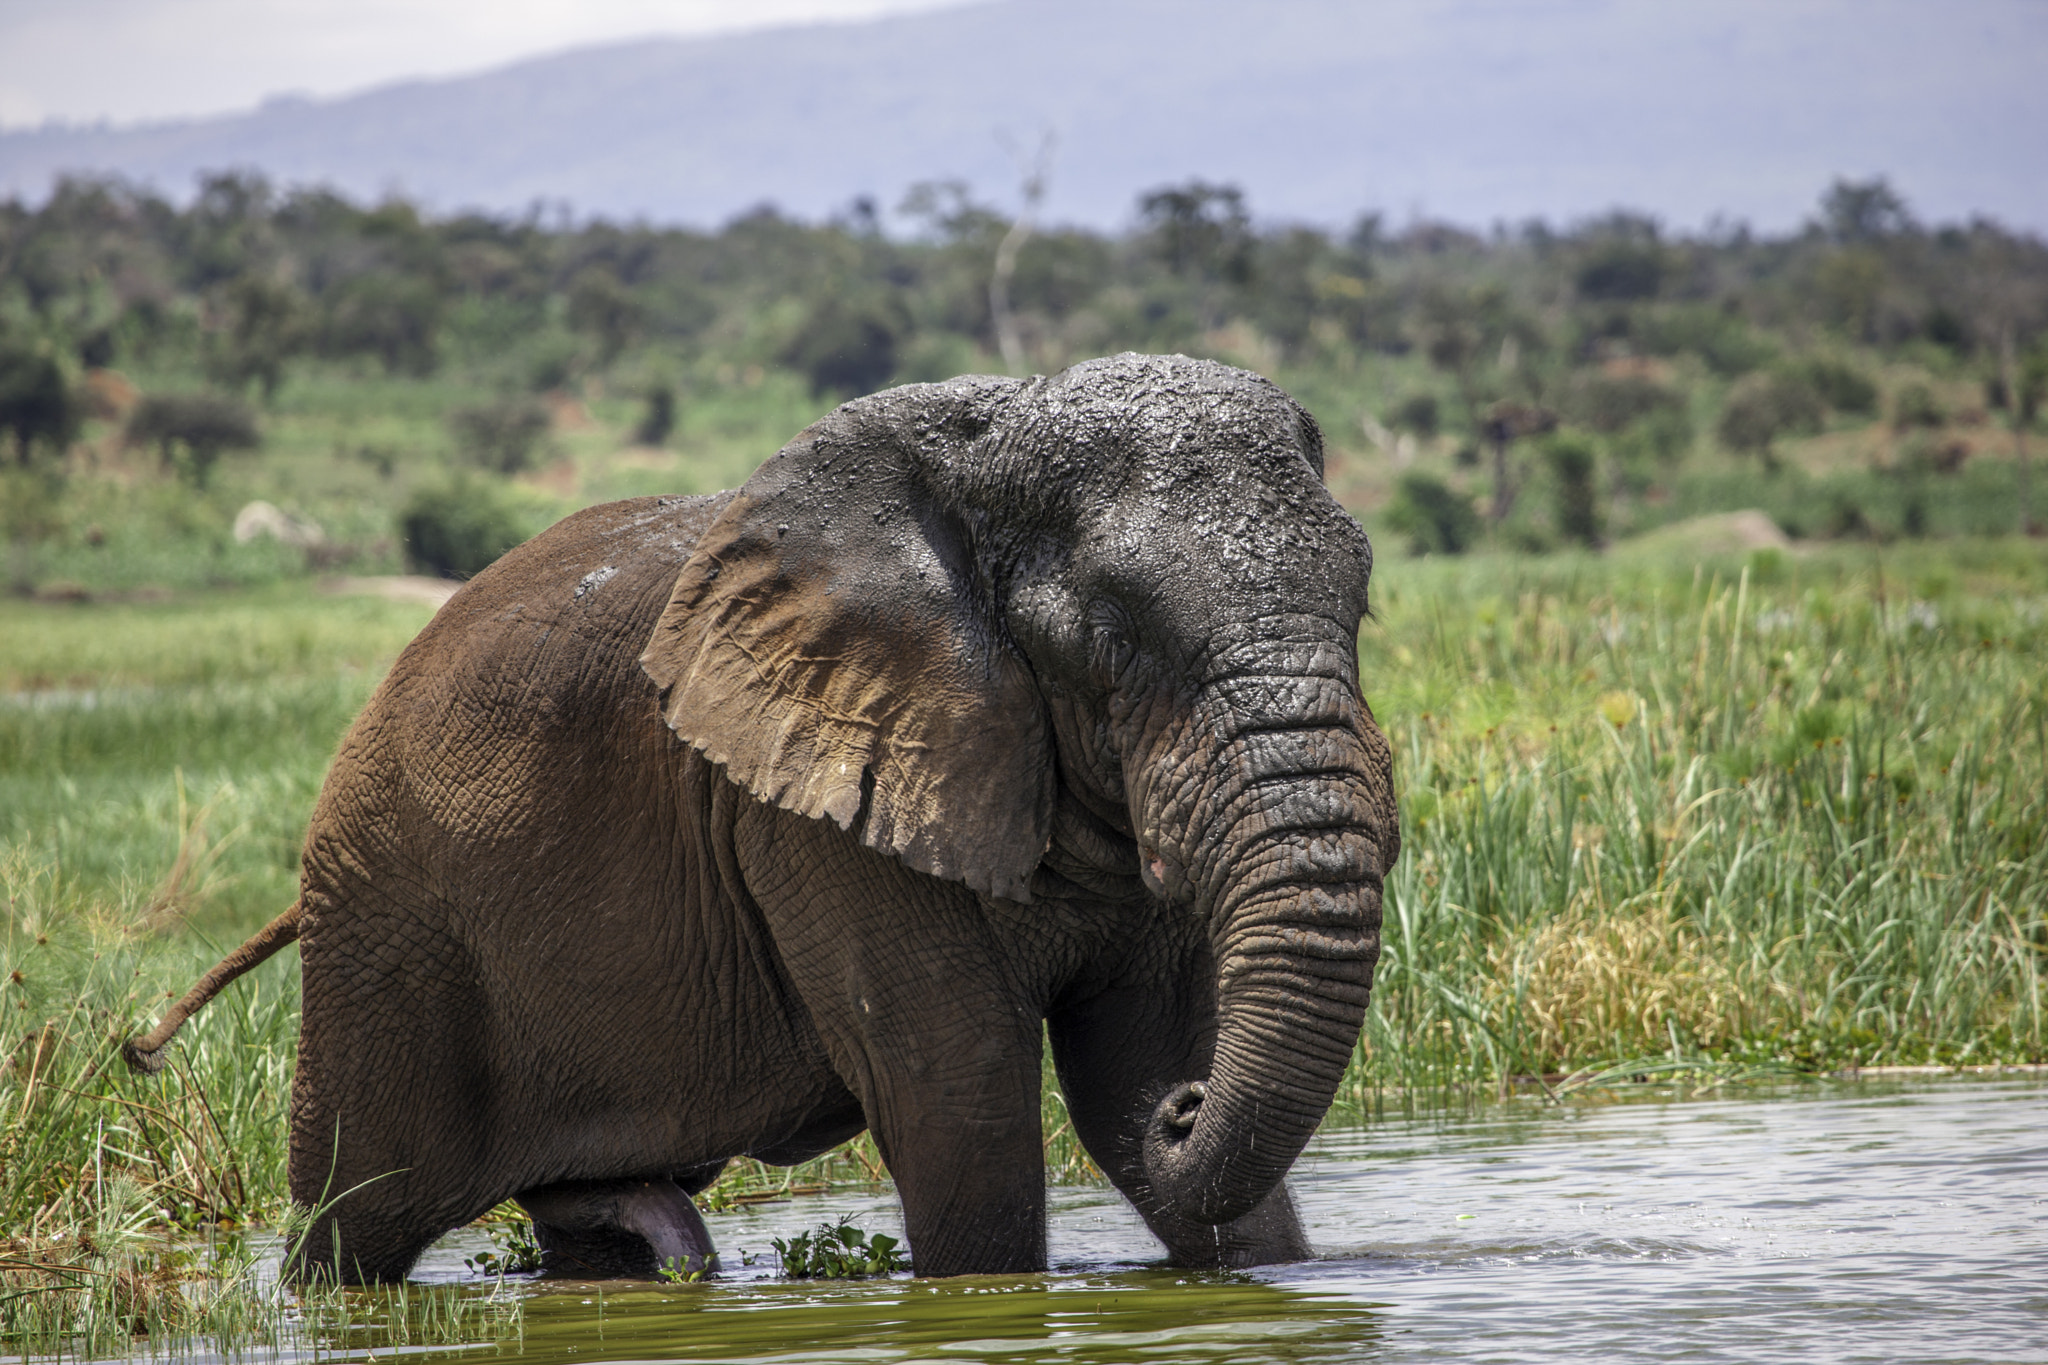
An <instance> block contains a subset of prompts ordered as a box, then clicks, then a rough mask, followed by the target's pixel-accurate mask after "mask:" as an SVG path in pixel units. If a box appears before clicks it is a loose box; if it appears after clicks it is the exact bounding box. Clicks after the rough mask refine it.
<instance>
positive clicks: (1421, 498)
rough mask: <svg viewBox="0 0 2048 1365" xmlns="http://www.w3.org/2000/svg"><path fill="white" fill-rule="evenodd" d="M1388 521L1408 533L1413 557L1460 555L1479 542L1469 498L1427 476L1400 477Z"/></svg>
mask: <svg viewBox="0 0 2048 1365" xmlns="http://www.w3.org/2000/svg"><path fill="white" fill-rule="evenodd" d="M1387 521H1388V524H1389V525H1391V526H1392V527H1393V528H1394V529H1395V530H1397V531H1402V532H1405V533H1406V534H1407V536H1408V545H1409V548H1410V549H1412V550H1413V551H1414V552H1415V553H1416V554H1445V555H1455V554H1463V553H1464V552H1465V551H1466V550H1468V549H1470V548H1471V547H1472V545H1473V543H1474V542H1475V541H1477V540H1478V539H1479V513H1478V512H1476V511H1474V510H1473V507H1472V502H1471V499H1469V498H1467V497H1465V496H1464V495H1463V494H1462V493H1459V492H1458V491H1457V490H1456V489H1455V488H1452V487H1451V486H1450V485H1449V484H1446V483H1444V482H1443V481H1442V480H1441V479H1436V478H1432V477H1431V476H1429V475H1428V474H1422V473H1408V474H1403V475H1402V476H1401V481H1400V483H1399V484H1398V485H1397V486H1396V491H1395V495H1394V505H1393V507H1392V508H1391V509H1389V511H1388V514H1387Z"/></svg>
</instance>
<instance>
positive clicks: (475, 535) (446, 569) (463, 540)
mask: <svg viewBox="0 0 2048 1365" xmlns="http://www.w3.org/2000/svg"><path fill="white" fill-rule="evenodd" d="M398 535H399V539H400V540H401V541H403V542H404V544H405V559H406V564H407V565H408V567H410V568H411V569H413V570H414V571H415V572H417V573H427V574H433V575H436V576H437V577H440V578H471V577H474V576H475V575H476V574H478V573H481V572H482V571H483V570H484V568H485V567H486V566H488V565H489V564H490V563H491V562H492V561H493V560H495V559H497V558H498V556H500V555H502V554H504V553H505V551H507V550H509V549H511V548H512V547H513V546H514V545H517V544H518V543H519V542H520V541H522V540H525V539H526V528H525V526H524V524H523V520H522V518H521V517H520V515H519V513H518V511H517V510H516V509H515V508H514V507H513V506H512V504H511V503H510V501H509V500H508V499H507V498H506V496H505V493H504V490H503V489H501V488H499V487H498V486H497V485H496V484H493V483H491V482H489V481H487V480H483V479H474V478H458V479H456V480H455V481H454V482H452V483H447V484H440V485H435V486H432V487H427V488H422V489H420V490H419V491H418V492H416V493H414V494H413V495H412V498H411V499H410V500H409V501H407V503H406V504H405V506H404V508H403V509H401V510H400V512H399V514H398Z"/></svg>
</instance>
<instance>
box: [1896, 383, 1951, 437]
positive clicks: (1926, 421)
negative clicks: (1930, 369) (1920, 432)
mask: <svg viewBox="0 0 2048 1365" xmlns="http://www.w3.org/2000/svg"><path fill="white" fill-rule="evenodd" d="M1947 422H1948V410H1947V409H1945V408H1943V407H1942V405H1941V400H1940V399H1939V398H1936V397H1935V396H1934V390H1933V389H1932V388H1930V387H1929V386H1928V385H1926V384H1924V383H1921V382H1919V381H1917V380H1916V381H1914V382H1913V383H1911V384H1908V385H1906V386H1905V387H1904V388H1902V389H1900V390H1899V392H1898V396H1897V397H1896V398H1894V399H1893V400H1892V426H1894V427H1895V428H1897V429H1898V430H1900V431H1910V430H1912V429H1913V428H1914V427H1938V426H1943V425H1945V424H1946V423H1947Z"/></svg>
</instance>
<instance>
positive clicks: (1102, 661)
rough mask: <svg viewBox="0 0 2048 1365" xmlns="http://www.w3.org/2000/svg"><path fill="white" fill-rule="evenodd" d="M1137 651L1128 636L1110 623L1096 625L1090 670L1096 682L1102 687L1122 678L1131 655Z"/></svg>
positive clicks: (1110, 685)
mask: <svg viewBox="0 0 2048 1365" xmlns="http://www.w3.org/2000/svg"><path fill="white" fill-rule="evenodd" d="M1136 653H1137V650H1136V649H1135V648H1134V647H1133V646H1132V644H1131V641H1130V637H1129V636H1127V635H1125V634H1124V633H1123V631H1121V630H1119V629H1117V628H1116V627H1115V626H1112V625H1098V626H1097V627H1096V628H1095V631H1094V641H1093V651H1092V657H1091V658H1090V659H1089V667H1090V670H1091V671H1092V672H1093V673H1094V675H1095V680H1096V682H1098V683H1100V684H1101V685H1102V686H1104V687H1114V686H1115V685H1116V684H1117V683H1118V682H1119V681H1121V680H1122V678H1123V676H1124V673H1125V671H1126V670H1128V669H1129V668H1130V666H1131V657H1132V656H1133V655H1134V654H1136Z"/></svg>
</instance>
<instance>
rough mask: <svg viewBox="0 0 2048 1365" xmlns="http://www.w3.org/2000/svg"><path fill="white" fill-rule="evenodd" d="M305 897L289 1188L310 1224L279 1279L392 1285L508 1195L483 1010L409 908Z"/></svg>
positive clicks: (451, 948) (358, 897)
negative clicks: (440, 1241) (448, 1235)
mask: <svg viewBox="0 0 2048 1365" xmlns="http://www.w3.org/2000/svg"><path fill="white" fill-rule="evenodd" d="M306 903H307V905H308V907H309V910H311V911H312V912H313V913H311V914H309V916H308V920H307V922H308V924H309V926H310V932H308V933H307V934H305V935H304V936H303V937H302V938H301V940H300V956H301V960H302V964H303V965H302V971H303V973H304V977H305V1005H304V1009H303V1012H302V1014H301V1020H300V1029H299V1057H298V1070H297V1073H296V1075H295V1076H294V1078H293V1081H292V1118H291V1160H290V1171H289V1180H290V1186H291V1196H292V1202H293V1203H294V1204H296V1205H298V1206H299V1207H300V1208H301V1209H305V1210H308V1211H310V1212H311V1213H312V1217H311V1219H310V1220H309V1222H308V1225H307V1227H306V1230H305V1231H304V1232H303V1233H302V1234H301V1235H300V1236H299V1237H298V1239H297V1240H296V1242H295V1244H294V1260H293V1263H292V1266H291V1272H292V1273H293V1274H294V1275H295V1276H300V1277H306V1278H319V1279H337V1280H339V1281H341V1282H343V1283H350V1284H354V1283H370V1282H378V1281H391V1280H402V1279H404V1278H405V1276H406V1274H407V1272H408V1271H410V1270H411V1269H412V1266H413V1263H414V1262H415V1261H416V1260H417V1259H418V1257H419V1255H420V1253H421V1252H422V1251H424V1250H425V1249H426V1248H427V1247H428V1246H430V1245H431V1244H432V1243H433V1241H434V1240H435V1239H436V1238H438V1237H440V1236H441V1235H442V1234H443V1233H445V1232H448V1231H449V1230H451V1229H453V1228H458V1227H461V1226H463V1225H464V1224H465V1223H468V1222H470V1221H471V1220H472V1219H474V1218H476V1217H477V1216H478V1215H479V1214H482V1213H483V1212H485V1211H486V1210H488V1209H489V1208H490V1207H491V1206H492V1205H493V1204H495V1203H497V1202H498V1201H499V1200H500V1199H502V1198H503V1197H504V1195H505V1194H506V1193H507V1192H508V1190H507V1188H506V1186H505V1185H504V1184H502V1183H501V1180H502V1177H500V1176H499V1175H498V1172H499V1171H501V1170H503V1169H504V1157H503V1154H502V1152H501V1151H500V1150H499V1149H500V1147H501V1146H502V1145H503V1144H504V1143H505V1142H506V1138H505V1136H504V1135H503V1133H502V1132H501V1130H500V1129H499V1128H498V1127H497V1126H496V1125H494V1124H493V1122H492V1115H493V1113H494V1112H495V1111H496V1109H497V1107H498V1106H497V1097H496V1094H495V1092H494V1086H493V1081H492V1077H491V1072H490V1068H489V1065H488V1060H487V1059H488V1051H487V1048H486V1046H485V1042H484V1039H483V1036H482V1030H483V1027H484V1023H483V1021H484V1020H485V1019H486V1018H487V1017H488V1010H487V1008H486V1002H485V1001H484V999H483V997H482V994H481V991H480V990H479V989H478V988H477V986H476V985H475V983H474V977H473V968H471V967H470V966H469V964H468V963H467V962H466V961H465V959H464V956H463V953H462V950H461V948H460V947H459V945H457V944H455V943H453V942H452V941H450V940H449V939H447V938H446V937H444V936H441V935H439V934H437V933H434V932H432V931H430V930H428V929H425V928H421V927H419V926H420V924H421V921H422V920H423V918H424V916H423V915H422V914H421V913H420V912H419V911H418V910H417V908H416V907H411V906H408V905H406V904H404V903H397V904H394V903H392V902H390V901H388V900H385V899H382V898H381V897H379V896H378V895H376V894H375V893H373V892H370V891H367V890H364V889H362V888H360V887H357V886H354V885H347V886H344V887H343V889H342V890H341V891H338V892H337V891H329V890H325V889H316V890H309V892H308V895H307V898H306ZM514 1188H516V1187H514Z"/></svg>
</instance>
